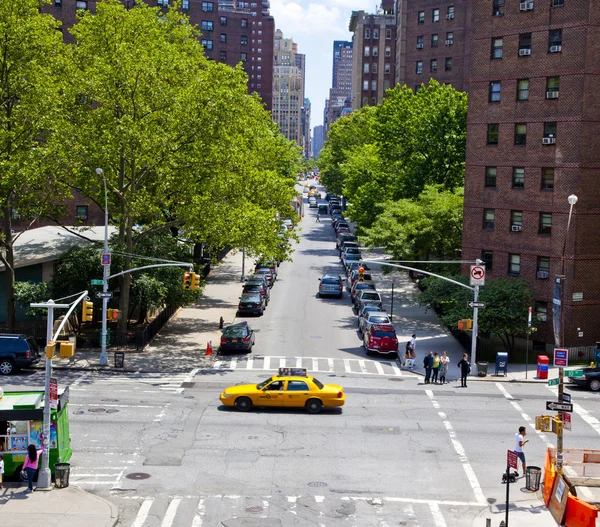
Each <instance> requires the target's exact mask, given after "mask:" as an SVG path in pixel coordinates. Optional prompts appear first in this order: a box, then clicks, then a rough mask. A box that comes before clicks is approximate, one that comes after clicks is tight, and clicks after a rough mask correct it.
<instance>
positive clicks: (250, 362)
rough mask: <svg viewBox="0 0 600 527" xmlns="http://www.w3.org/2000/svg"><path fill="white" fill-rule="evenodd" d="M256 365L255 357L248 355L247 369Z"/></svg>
mask: <svg viewBox="0 0 600 527" xmlns="http://www.w3.org/2000/svg"><path fill="white" fill-rule="evenodd" d="M253 366H254V359H253V358H252V357H248V362H247V363H246V369H247V370H251V369H252V367H253Z"/></svg>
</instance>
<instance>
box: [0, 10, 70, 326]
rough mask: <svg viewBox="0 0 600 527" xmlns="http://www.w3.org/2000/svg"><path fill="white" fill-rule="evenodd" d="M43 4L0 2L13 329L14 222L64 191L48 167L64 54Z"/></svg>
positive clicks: (28, 221)
mask: <svg viewBox="0 0 600 527" xmlns="http://www.w3.org/2000/svg"><path fill="white" fill-rule="evenodd" d="M46 3H47V2H45V1H41V0H19V1H18V2H0V208H1V209H2V220H3V224H2V233H1V236H0V247H1V248H2V250H1V251H0V261H1V262H2V264H4V276H5V281H4V284H5V289H6V298H7V306H6V307H7V320H6V323H7V326H8V328H9V330H12V329H13V328H14V325H15V293H14V284H15V272H14V265H15V262H14V244H15V242H16V240H17V239H18V237H19V235H16V236H15V235H14V234H13V219H14V218H17V217H18V218H20V219H21V221H22V224H21V225H22V226H21V228H20V229H19V230H20V232H21V233H22V232H24V231H25V230H27V229H28V228H29V227H30V226H31V225H32V224H33V223H34V221H35V220H36V219H37V218H39V217H40V216H44V215H45V214H47V213H49V212H50V211H52V210H54V209H56V208H57V206H58V204H59V203H60V201H61V197H62V196H64V195H65V193H66V191H67V189H66V188H65V187H64V186H63V185H62V184H61V182H60V181H59V179H57V178H56V177H55V175H54V172H53V171H52V170H49V165H48V164H47V153H48V148H47V144H46V139H47V136H48V131H49V130H52V129H54V128H55V125H56V122H57V119H58V118H59V116H60V99H59V90H60V88H61V84H62V81H61V73H62V60H61V54H62V52H63V47H64V46H63V43H62V34H61V33H60V31H59V30H58V29H59V23H58V22H57V21H56V20H55V19H54V18H53V17H52V16H50V15H43V14H41V13H40V9H41V8H42V7H43V5H44V4H46Z"/></svg>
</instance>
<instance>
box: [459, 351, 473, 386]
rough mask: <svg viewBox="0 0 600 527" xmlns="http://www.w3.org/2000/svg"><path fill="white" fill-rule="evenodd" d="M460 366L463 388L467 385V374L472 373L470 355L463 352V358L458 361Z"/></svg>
mask: <svg viewBox="0 0 600 527" xmlns="http://www.w3.org/2000/svg"><path fill="white" fill-rule="evenodd" d="M458 367H459V368H460V385H461V386H462V387H463V388H466V387H467V375H469V373H471V363H470V362H469V356H468V355H467V354H466V353H463V356H462V359H461V360H460V361H459V362H458Z"/></svg>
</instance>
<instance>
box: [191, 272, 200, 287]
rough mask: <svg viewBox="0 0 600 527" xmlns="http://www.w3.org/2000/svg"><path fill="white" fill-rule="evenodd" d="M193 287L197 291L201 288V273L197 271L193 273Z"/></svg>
mask: <svg viewBox="0 0 600 527" xmlns="http://www.w3.org/2000/svg"><path fill="white" fill-rule="evenodd" d="M192 289H193V290H194V291H197V290H198V289H200V275H199V274H196V273H192Z"/></svg>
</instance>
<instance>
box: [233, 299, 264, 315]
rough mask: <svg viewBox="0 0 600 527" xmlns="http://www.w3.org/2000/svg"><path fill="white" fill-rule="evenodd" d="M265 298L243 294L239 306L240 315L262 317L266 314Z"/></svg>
mask: <svg viewBox="0 0 600 527" xmlns="http://www.w3.org/2000/svg"><path fill="white" fill-rule="evenodd" d="M265 307H266V302H265V297H264V296H262V295H261V294H259V293H242V296H241V297H240V302H239V304H238V313H239V314H242V313H252V314H253V315H261V316H262V314H263V313H264V312H265Z"/></svg>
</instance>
